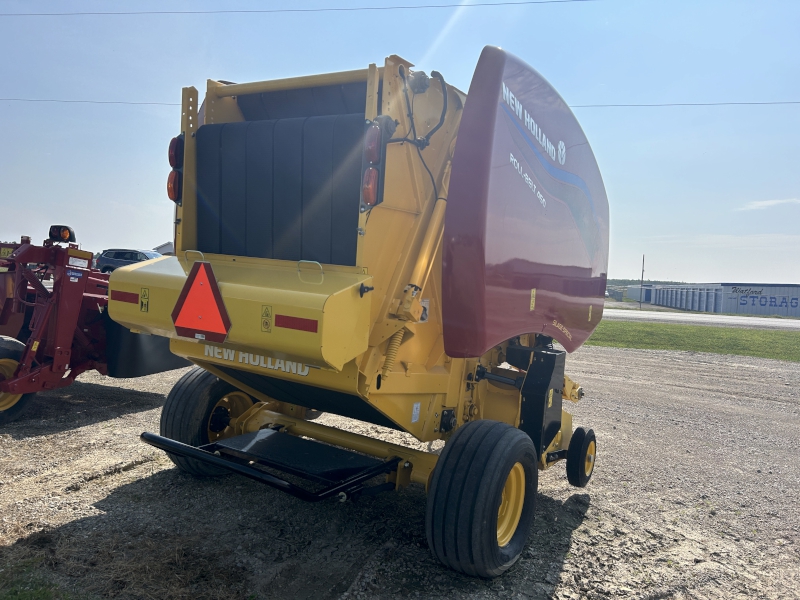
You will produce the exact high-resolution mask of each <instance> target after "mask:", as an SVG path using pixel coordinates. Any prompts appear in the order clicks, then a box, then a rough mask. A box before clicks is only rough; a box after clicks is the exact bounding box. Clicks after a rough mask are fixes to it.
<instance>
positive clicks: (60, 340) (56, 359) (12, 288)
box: [0, 225, 187, 425]
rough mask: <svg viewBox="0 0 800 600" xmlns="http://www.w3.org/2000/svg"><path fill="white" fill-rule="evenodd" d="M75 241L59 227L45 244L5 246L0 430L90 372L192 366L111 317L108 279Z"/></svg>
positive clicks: (0, 253) (25, 241)
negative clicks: (39, 397)
mask: <svg viewBox="0 0 800 600" xmlns="http://www.w3.org/2000/svg"><path fill="white" fill-rule="evenodd" d="M73 242H75V233H74V232H73V231H72V229H71V228H70V227H66V226H61V225H55V226H53V227H51V228H50V233H49V237H48V239H47V240H45V241H44V242H43V243H42V245H41V246H37V245H34V244H32V243H31V240H30V238H29V237H22V238H21V240H20V242H19V243H2V244H0V425H2V424H4V423H7V422H9V421H11V420H12V419H14V418H16V417H17V416H18V415H19V414H20V413H21V412H22V411H23V409H24V406H25V404H26V403H27V402H28V401H29V400H30V399H31V398H32V397H33V395H34V394H35V393H36V392H40V391H45V390H52V389H56V388H60V387H64V386H68V385H70V384H71V383H72V382H73V381H74V380H75V378H76V377H77V376H78V375H80V374H81V373H84V372H85V371H89V370H96V371H98V372H99V373H102V374H103V375H109V376H111V377H137V376H141V375H148V374H152V373H158V372H161V371H167V370H170V369H174V368H177V367H180V366H184V365H186V364H187V363H186V362H185V361H183V360H182V359H180V358H178V357H176V356H175V355H173V354H171V353H170V352H169V346H168V344H165V343H164V341H162V340H161V339H160V338H152V337H150V336H140V335H136V334H133V333H131V332H130V331H129V330H128V329H126V328H124V327H122V326H121V325H118V324H116V323H115V322H113V321H112V320H111V319H109V318H108V314H107V307H108V277H109V276H108V274H105V273H101V272H100V271H98V270H96V269H93V268H92V260H93V256H92V253H91V252H87V251H86V250H81V249H80V248H78V246H77V245H76V244H74V243H73ZM137 302H138V298H137Z"/></svg>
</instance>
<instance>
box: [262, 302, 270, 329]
mask: <svg viewBox="0 0 800 600" xmlns="http://www.w3.org/2000/svg"><path fill="white" fill-rule="evenodd" d="M261 331H266V332H267V333H272V307H271V306H267V305H266V304H265V305H264V306H262V307H261Z"/></svg>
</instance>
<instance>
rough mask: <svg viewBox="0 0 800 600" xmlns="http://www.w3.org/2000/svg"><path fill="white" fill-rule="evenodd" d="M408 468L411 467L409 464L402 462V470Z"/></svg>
mask: <svg viewBox="0 0 800 600" xmlns="http://www.w3.org/2000/svg"><path fill="white" fill-rule="evenodd" d="M410 466H411V463H410V462H408V461H406V462H404V463H403V468H404V469H408V468H409V467H410Z"/></svg>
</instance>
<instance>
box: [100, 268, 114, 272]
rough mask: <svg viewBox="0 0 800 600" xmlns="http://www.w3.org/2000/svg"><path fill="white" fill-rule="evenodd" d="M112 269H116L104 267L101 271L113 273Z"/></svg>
mask: <svg viewBox="0 0 800 600" xmlns="http://www.w3.org/2000/svg"><path fill="white" fill-rule="evenodd" d="M112 271H114V269H112V268H111V267H103V270H102V271H101V273H111V272H112Z"/></svg>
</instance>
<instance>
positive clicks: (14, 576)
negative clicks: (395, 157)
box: [0, 560, 74, 600]
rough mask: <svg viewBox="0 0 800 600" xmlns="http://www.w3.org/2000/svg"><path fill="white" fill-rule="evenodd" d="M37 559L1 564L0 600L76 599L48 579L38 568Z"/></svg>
mask: <svg viewBox="0 0 800 600" xmlns="http://www.w3.org/2000/svg"><path fill="white" fill-rule="evenodd" d="M40 562H41V561H37V560H26V561H20V562H17V563H16V564H9V563H5V564H2V565H0V600H74V596H73V595H71V594H69V593H68V592H65V591H64V590H62V589H61V588H59V587H58V586H57V585H53V584H51V583H49V582H48V581H46V579H45V578H44V577H42V576H41V575H39V573H38V571H37V570H36V569H37V567H38V566H39V564H38V563H40Z"/></svg>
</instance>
